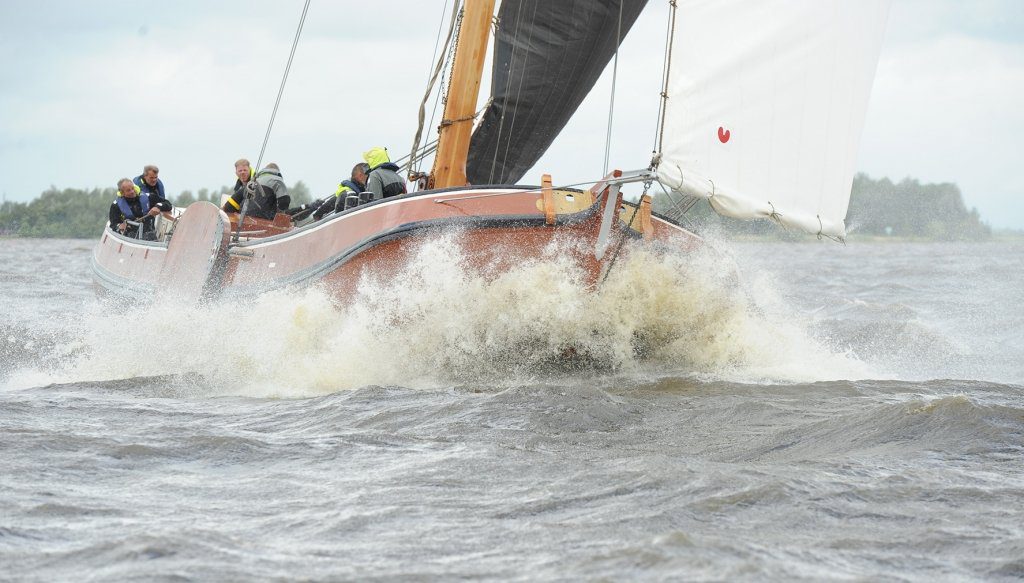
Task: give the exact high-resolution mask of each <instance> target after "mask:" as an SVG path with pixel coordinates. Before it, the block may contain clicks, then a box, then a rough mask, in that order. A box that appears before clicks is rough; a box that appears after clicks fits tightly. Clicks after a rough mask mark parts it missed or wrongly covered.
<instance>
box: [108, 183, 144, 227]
mask: <svg viewBox="0 0 1024 583" xmlns="http://www.w3.org/2000/svg"><path fill="white" fill-rule="evenodd" d="M135 189H136V192H138V190H139V187H138V186H136V187H135ZM138 199H139V204H140V205H141V206H142V214H141V215H139V216H138V217H137V216H135V211H133V210H132V207H131V205H130V204H128V199H126V198H125V197H123V196H121V195H120V194H118V195H117V201H116V202H117V208H118V209H120V210H121V214H122V215H124V218H126V219H137V218H140V217H144V216H146V213H148V212H149V208H150V207H149V194H147V193H143V194H140V195H139V196H138Z"/></svg>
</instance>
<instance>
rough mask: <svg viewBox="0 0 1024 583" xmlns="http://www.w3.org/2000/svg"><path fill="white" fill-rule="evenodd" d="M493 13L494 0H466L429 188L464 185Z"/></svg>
mask: <svg viewBox="0 0 1024 583" xmlns="http://www.w3.org/2000/svg"><path fill="white" fill-rule="evenodd" d="M493 15H494V0H465V6H464V7H463V15H462V25H461V27H460V31H459V40H458V44H457V45H456V47H455V61H454V63H453V64H452V76H451V82H450V83H449V86H448V100H447V102H446V103H445V106H444V117H443V119H442V120H441V127H440V128H439V129H438V137H437V154H436V155H435V156H434V168H433V170H431V172H430V184H429V187H430V188H446V187H449V186H465V185H466V184H467V182H468V181H467V180H466V158H467V156H468V155H469V140H470V138H471V137H472V132H473V117H474V114H475V113H476V101H477V97H478V96H479V94H480V78H481V77H482V75H483V71H484V57H485V53H486V51H487V39H488V37H489V35H490V28H491V18H492V16H493Z"/></svg>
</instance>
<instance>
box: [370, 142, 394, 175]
mask: <svg viewBox="0 0 1024 583" xmlns="http://www.w3.org/2000/svg"><path fill="white" fill-rule="evenodd" d="M363 160H365V161H366V163H367V164H369V165H370V169H371V170H372V169H374V168H376V167H377V166H380V165H381V164H387V163H388V162H390V161H391V158H388V150H387V148H381V147H376V148H370V149H369V150H367V151H365V152H363Z"/></svg>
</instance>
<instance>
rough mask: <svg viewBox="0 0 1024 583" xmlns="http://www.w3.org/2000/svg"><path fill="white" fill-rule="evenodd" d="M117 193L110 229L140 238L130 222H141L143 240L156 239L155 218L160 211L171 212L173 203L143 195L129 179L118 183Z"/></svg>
mask: <svg viewBox="0 0 1024 583" xmlns="http://www.w3.org/2000/svg"><path fill="white" fill-rule="evenodd" d="M117 191H118V192H117V198H116V199H114V202H113V203H111V204H110V228H111V229H115V230H117V231H118V232H120V233H122V234H124V235H125V236H127V237H138V235H139V232H138V227H137V226H136V225H129V224H128V221H134V222H140V221H141V222H142V227H143V228H142V238H143V239H149V240H153V239H156V229H155V228H154V217H156V216H157V215H159V214H160V211H170V210H171V203H169V202H167V201H166V200H158V199H157V196H151V195H150V194H148V193H143V192H142V189H141V188H139V187H138V186H136V185H135V184H134V183H133V182H132V181H131V180H129V179H127V178H122V179H121V180H118V181H117Z"/></svg>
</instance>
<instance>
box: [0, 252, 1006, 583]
mask: <svg viewBox="0 0 1024 583" xmlns="http://www.w3.org/2000/svg"><path fill="white" fill-rule="evenodd" d="M91 250H92V242H90V241H54V240H0V303H2V305H3V307H2V308H0V580H4V581H6V580H11V581H54V580H98V581H103V580H146V581H151V580H214V581H220V580H265V579H279V580H296V579H298V580H379V579H393V580H450V579H456V578H473V579H503V580H524V581H527V580H528V581H532V580H581V579H582V580H595V579H599V580H600V579H605V580H623V579H627V580H678V579H716V580H733V579H746V580H763V579H794V578H795V579H813V580H819V579H868V580H876V579H900V580H919V581H930V580H935V579H939V580H951V579H955V580H971V579H976V580H1020V579H1021V578H1024V309H1022V306H1021V304H1022V301H1024V291H1022V290H1024V245H1021V244H1014V243H979V244H945V243H892V244H873V243H871V244H869V243H856V242H854V243H851V244H849V245H847V246H842V245H838V244H834V243H830V242H828V243H818V242H809V243H802V244H786V243H743V244H737V243H731V244H730V243H725V242H720V241H717V242H716V241H712V242H711V244H709V245H708V246H707V247H706V248H705V249H704V250H701V251H697V252H693V253H690V254H688V255H676V254H664V253H658V252H654V251H648V250H634V251H633V252H627V253H625V254H624V255H622V256H621V257H618V258H617V260H616V263H615V267H614V269H613V270H612V272H611V273H610V275H609V277H608V279H607V280H606V281H604V282H603V283H602V284H601V286H600V287H599V288H598V289H597V290H593V289H590V288H589V287H588V286H587V285H586V283H585V278H584V277H583V276H582V274H581V273H579V272H577V271H576V270H575V268H574V267H573V266H572V265H571V264H569V263H565V262H561V261H559V260H557V259H550V260H545V261H536V262H531V263H528V264H524V265H520V266H518V267H516V268H514V269H511V270H506V271H504V272H501V273H492V274H487V276H486V277H481V276H480V275H479V274H476V273H470V272H467V271H466V270H464V269H461V268H460V266H461V265H462V264H463V261H462V258H463V254H462V253H463V252H462V250H461V249H460V247H459V245H458V239H457V237H452V236H449V237H440V238H437V239H435V240H432V241H430V242H428V243H426V244H424V245H423V246H422V247H421V248H420V249H419V252H418V253H417V254H416V255H415V257H414V260H413V261H411V262H410V264H409V265H408V267H407V268H406V269H405V271H404V272H403V273H401V274H399V275H398V276H397V277H395V276H391V277H378V276H376V275H375V274H372V273H367V274H365V276H364V278H363V279H362V281H361V282H360V285H359V287H358V290H357V291H356V292H355V293H354V294H353V295H352V296H351V297H349V298H345V301H343V302H339V301H337V300H336V299H334V298H332V297H331V295H330V293H329V290H325V289H321V288H316V287H314V288H310V289H292V290H283V291H279V292H274V293H271V294H267V295H264V296H261V297H257V298H247V299H245V300H235V301H233V302H219V303H218V302H214V303H210V304H207V305H203V306H189V305H175V304H173V303H167V304H160V305H154V304H152V303H151V302H150V301H149V300H148V299H146V298H137V299H135V300H133V301H125V300H119V301H113V302H110V301H100V300H98V299H96V298H95V297H94V293H93V289H92V282H91V276H90V268H89V258H90V254H91Z"/></svg>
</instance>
